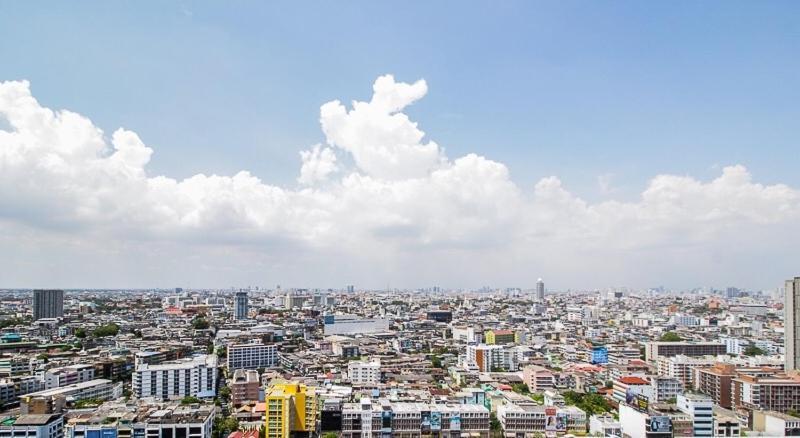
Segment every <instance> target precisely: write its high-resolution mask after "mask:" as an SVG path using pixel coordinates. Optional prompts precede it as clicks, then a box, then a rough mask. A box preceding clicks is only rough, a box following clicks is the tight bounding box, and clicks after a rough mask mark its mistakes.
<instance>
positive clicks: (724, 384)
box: [692, 363, 736, 409]
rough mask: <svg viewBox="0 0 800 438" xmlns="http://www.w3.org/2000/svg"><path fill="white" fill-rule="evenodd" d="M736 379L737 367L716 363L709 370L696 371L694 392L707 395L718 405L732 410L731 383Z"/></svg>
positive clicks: (700, 369) (698, 369)
mask: <svg viewBox="0 0 800 438" xmlns="http://www.w3.org/2000/svg"><path fill="white" fill-rule="evenodd" d="M734 377H736V367H735V366H734V365H731V364H725V363H716V364H714V366H712V367H709V368H695V369H694V378H693V379H692V380H693V383H694V390H695V391H697V392H700V393H701V394H706V395H708V396H710V397H711V399H712V400H714V403H716V404H717V405H719V406H721V407H723V408H726V409H730V408H731V382H732V381H733V378H734Z"/></svg>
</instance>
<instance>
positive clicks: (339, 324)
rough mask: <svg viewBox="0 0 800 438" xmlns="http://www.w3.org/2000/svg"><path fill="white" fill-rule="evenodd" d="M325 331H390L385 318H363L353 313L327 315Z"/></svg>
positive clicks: (325, 332)
mask: <svg viewBox="0 0 800 438" xmlns="http://www.w3.org/2000/svg"><path fill="white" fill-rule="evenodd" d="M324 322H325V324H324V326H323V331H324V334H325V336H329V335H355V334H363V333H382V332H386V331H389V320H388V319H385V318H361V317H358V316H353V315H325V317H324Z"/></svg>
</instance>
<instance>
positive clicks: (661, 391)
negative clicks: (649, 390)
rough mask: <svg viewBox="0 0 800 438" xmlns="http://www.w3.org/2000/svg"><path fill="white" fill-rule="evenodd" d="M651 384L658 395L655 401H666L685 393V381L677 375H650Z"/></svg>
mask: <svg viewBox="0 0 800 438" xmlns="http://www.w3.org/2000/svg"><path fill="white" fill-rule="evenodd" d="M650 386H652V387H653V393H654V394H655V395H656V399H655V400H653V401H655V402H666V401H668V400H670V399H673V398H676V397H677V396H678V394H683V382H681V381H680V380H678V378H676V377H666V376H655V377H650Z"/></svg>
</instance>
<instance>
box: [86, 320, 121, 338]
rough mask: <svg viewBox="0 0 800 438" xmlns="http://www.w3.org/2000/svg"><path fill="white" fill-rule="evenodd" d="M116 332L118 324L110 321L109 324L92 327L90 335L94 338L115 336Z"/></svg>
mask: <svg viewBox="0 0 800 438" xmlns="http://www.w3.org/2000/svg"><path fill="white" fill-rule="evenodd" d="M118 333H119V326H118V325H116V324H114V323H113V322H112V323H111V324H106V325H103V326H100V327H98V328H96V329H94V331H93V332H92V336H94V337H95V338H105V337H108V336H116V335H117V334H118Z"/></svg>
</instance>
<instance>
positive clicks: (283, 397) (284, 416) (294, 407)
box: [265, 382, 317, 438]
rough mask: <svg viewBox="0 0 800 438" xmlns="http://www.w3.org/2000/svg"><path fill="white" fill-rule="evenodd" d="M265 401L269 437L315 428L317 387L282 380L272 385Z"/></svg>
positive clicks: (267, 435) (267, 437) (285, 436)
mask: <svg viewBox="0 0 800 438" xmlns="http://www.w3.org/2000/svg"><path fill="white" fill-rule="evenodd" d="M265 401H266V407H267V412H266V438H289V436H291V435H293V434H296V433H301V434H303V433H305V434H310V433H311V432H314V431H315V430H316V423H317V396H316V392H315V388H314V387H311V386H306V385H303V384H300V383H297V382H289V383H279V384H276V385H273V386H271V387H270V388H269V390H268V391H267V393H266V395H265Z"/></svg>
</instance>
